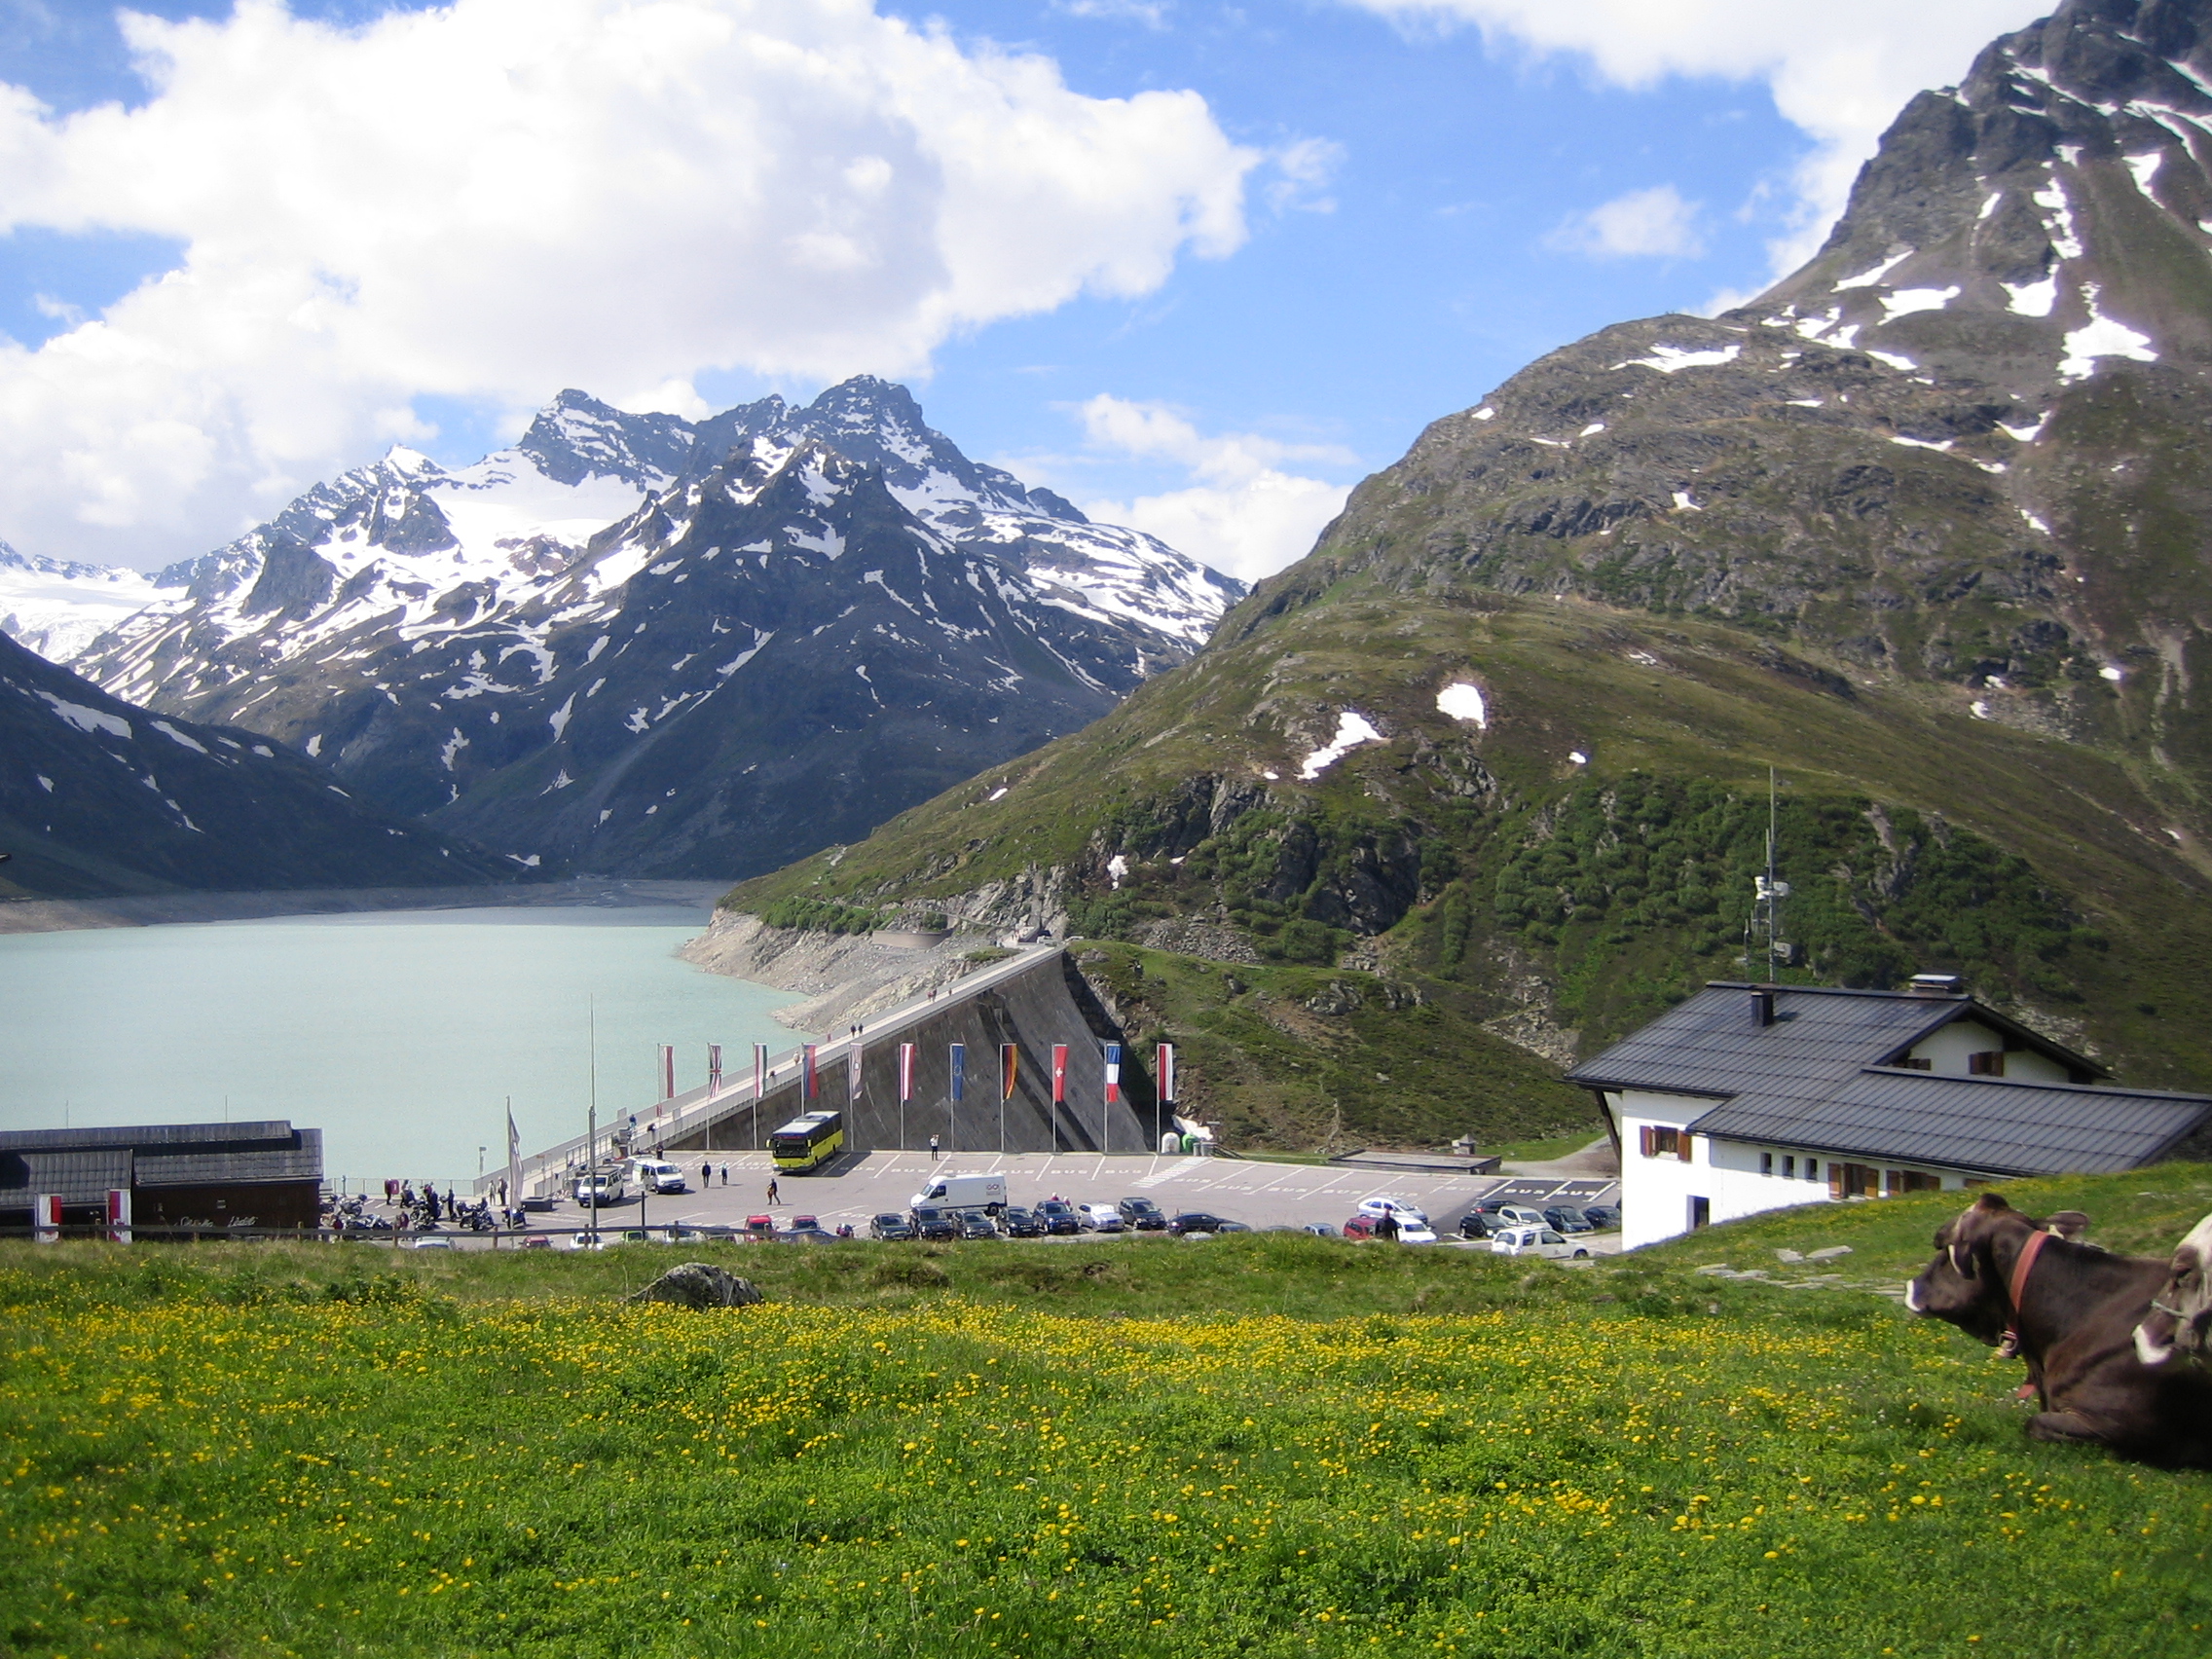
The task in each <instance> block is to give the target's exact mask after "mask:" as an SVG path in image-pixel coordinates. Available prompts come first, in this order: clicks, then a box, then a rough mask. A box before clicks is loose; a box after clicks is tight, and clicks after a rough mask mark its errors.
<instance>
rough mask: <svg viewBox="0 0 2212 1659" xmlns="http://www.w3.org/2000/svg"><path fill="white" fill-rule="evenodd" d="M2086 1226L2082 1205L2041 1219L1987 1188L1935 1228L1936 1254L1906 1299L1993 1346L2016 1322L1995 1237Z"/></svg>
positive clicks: (2064, 1234)
mask: <svg viewBox="0 0 2212 1659" xmlns="http://www.w3.org/2000/svg"><path fill="white" fill-rule="evenodd" d="M2088 1227H2089V1218H2088V1217H2087V1216H2086V1215H2083V1213H2082V1212H2081V1211H2080V1210H2060V1211H2058V1212H2057V1213H2055V1214H2053V1215H2049V1216H2046V1217H2044V1218H2043V1219H2042V1220H2041V1221H2038V1220H2036V1219H2035V1218H2034V1217H2032V1216H2026V1215H2022V1214H2021V1213H2020V1212H2019V1211H2018V1210H2016V1209H2014V1208H2013V1207H2012V1206H2011V1205H2010V1204H2009V1203H2007V1202H2006V1201H2005V1200H2004V1199H2003V1198H1999V1197H1998V1196H1997V1195H1996V1194H1995V1193H1984V1194H1982V1195H1981V1197H1979V1198H1976V1199H1974V1201H1973V1202H1972V1204H1971V1205H1970V1206H1968V1208H1967V1211H1966V1213H1965V1214H1964V1215H1960V1216H1956V1217H1954V1218H1953V1219H1951V1220H1949V1221H1946V1222H1945V1223H1944V1224H1943V1225H1942V1226H1941V1227H1938V1228H1937V1229H1936V1259H1935V1260H1934V1261H1933V1262H1930V1263H1929V1264H1928V1266H1927V1268H1926V1269H1925V1270H1923V1271H1922V1272H1921V1274H1920V1276H1919V1277H1918V1278H1916V1279H1914V1280H1913V1281H1912V1282H1911V1283H1910V1284H1909V1285H1907V1286H1906V1287H1905V1295H1904V1304H1905V1306H1906V1307H1907V1308H1909V1309H1912V1310H1913V1311H1914V1312H1915V1313H1926V1314H1929V1315H1930V1316H1932V1317H1934V1318H1937V1319H1943V1320H1947V1321H1949V1322H1950V1323H1951V1324H1954V1325H1956V1326H1958V1328H1959V1329H1960V1330H1962V1331H1964V1332H1966V1333H1967V1335H1968V1336H1970V1337H1975V1338H1978V1339H1979V1340H1980V1341H1982V1342H1985V1343H1988V1344H1989V1345H1990V1346H1996V1345H1997V1343H1998V1342H1999V1341H2000V1340H2001V1339H2002V1338H2003V1337H2004V1335H2005V1331H2006V1328H2007V1327H2008V1326H2009V1324H2010V1323H2011V1322H2012V1302H2011V1295H2010V1292H2009V1288H2008V1286H2007V1285H2006V1283H2005V1275H2004V1273H2003V1272H2000V1271H1999V1270H1998V1267H1997V1260H1996V1255H1995V1253H1994V1250H1993V1249H1992V1246H1993V1245H1994V1243H1995V1242H1996V1240H1997V1239H1999V1238H2001V1237H2006V1236H2012V1237H2024V1236H2025V1235H2027V1234H2029V1233H2032V1232H2038V1231H2042V1232H2048V1233H2053V1234H2056V1235H2058V1236H2059V1237H2061V1238H2065V1239H2069V1240H2079V1239H2080V1238H2081V1236H2082V1235H2083V1233H2085V1232H2087V1231H2088Z"/></svg>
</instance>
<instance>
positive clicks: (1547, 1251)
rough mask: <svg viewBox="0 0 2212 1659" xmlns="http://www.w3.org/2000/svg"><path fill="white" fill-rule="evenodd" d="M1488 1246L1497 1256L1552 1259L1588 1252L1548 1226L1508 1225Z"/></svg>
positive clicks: (1580, 1255) (1577, 1256)
mask: <svg viewBox="0 0 2212 1659" xmlns="http://www.w3.org/2000/svg"><path fill="white" fill-rule="evenodd" d="M1490 1247H1491V1250H1492V1252H1493V1254H1495V1255H1499V1256H1543V1257H1545V1258H1547V1259H1549V1260H1553V1261H1557V1260H1559V1259H1560V1258H1562V1257H1573V1258H1577V1259H1579V1258H1582V1257H1586V1256H1588V1255H1589V1254H1590V1252H1589V1251H1587V1250H1585V1249H1584V1248H1583V1247H1582V1246H1581V1245H1579V1244H1574V1243H1570V1242H1568V1240H1567V1235H1565V1234H1564V1233H1557V1232H1554V1231H1553V1230H1552V1229H1551V1228H1548V1227H1509V1228H1507V1229H1506V1230H1505V1231H1504V1232H1502V1233H1500V1234H1497V1235H1495V1236H1493V1238H1492V1239H1491V1241H1490Z"/></svg>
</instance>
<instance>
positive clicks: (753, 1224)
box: [745, 1215, 776, 1238]
mask: <svg viewBox="0 0 2212 1659" xmlns="http://www.w3.org/2000/svg"><path fill="white" fill-rule="evenodd" d="M745 1236H746V1237H748V1238H773V1237H775V1236H776V1218H775V1217H774V1216H772V1215H749V1216H747V1217H746V1218H745Z"/></svg>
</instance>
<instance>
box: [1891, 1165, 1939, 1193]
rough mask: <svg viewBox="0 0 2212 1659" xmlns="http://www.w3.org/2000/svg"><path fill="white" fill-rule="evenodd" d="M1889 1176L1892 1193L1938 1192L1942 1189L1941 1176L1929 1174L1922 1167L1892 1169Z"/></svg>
mask: <svg viewBox="0 0 2212 1659" xmlns="http://www.w3.org/2000/svg"><path fill="white" fill-rule="evenodd" d="M1890 1177H1891V1179H1890V1191H1891V1192H1893V1193H1939V1192H1941V1191H1942V1190H1943V1177H1942V1176H1940V1175H1931V1174H1929V1173H1928V1172H1927V1171H1926V1170H1924V1169H1893V1170H1891V1171H1890Z"/></svg>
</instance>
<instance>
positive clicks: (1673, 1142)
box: [1636, 1124, 1690, 1163]
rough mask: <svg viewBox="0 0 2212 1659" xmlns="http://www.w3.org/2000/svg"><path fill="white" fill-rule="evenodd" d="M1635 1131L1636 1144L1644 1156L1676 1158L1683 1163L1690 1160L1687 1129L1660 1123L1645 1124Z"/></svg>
mask: <svg viewBox="0 0 2212 1659" xmlns="http://www.w3.org/2000/svg"><path fill="white" fill-rule="evenodd" d="M1636 1133H1637V1145H1638V1147H1639V1149H1640V1150H1641V1152H1642V1154H1643V1156H1644V1157H1646V1158H1678V1159H1680V1160H1681V1161H1683V1162H1684V1163H1687V1162H1688V1161H1690V1132H1689V1130H1687V1129H1676V1128H1669V1127H1667V1126H1665V1125H1664V1124H1644V1125H1643V1126H1642V1127H1641V1128H1640V1129H1638V1130H1637V1132H1636Z"/></svg>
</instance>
